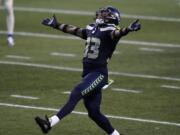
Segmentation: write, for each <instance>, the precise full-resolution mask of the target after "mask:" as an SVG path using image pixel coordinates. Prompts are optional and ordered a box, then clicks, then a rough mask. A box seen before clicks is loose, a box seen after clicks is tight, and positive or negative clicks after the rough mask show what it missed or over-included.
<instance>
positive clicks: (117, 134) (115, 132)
mask: <svg viewBox="0 0 180 135" xmlns="http://www.w3.org/2000/svg"><path fill="white" fill-rule="evenodd" d="M110 135H120V134H119V132H118V131H117V130H114V132H113V133H112V134H110Z"/></svg>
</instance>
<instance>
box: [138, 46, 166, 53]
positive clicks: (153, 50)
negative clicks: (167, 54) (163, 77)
mask: <svg viewBox="0 0 180 135" xmlns="http://www.w3.org/2000/svg"><path fill="white" fill-rule="evenodd" d="M139 50H140V51H146V52H163V51H164V50H163V49H157V48H143V47H142V48H139Z"/></svg>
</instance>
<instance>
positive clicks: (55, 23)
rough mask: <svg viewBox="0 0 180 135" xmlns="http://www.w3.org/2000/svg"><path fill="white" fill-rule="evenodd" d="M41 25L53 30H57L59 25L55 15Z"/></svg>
mask: <svg viewBox="0 0 180 135" xmlns="http://www.w3.org/2000/svg"><path fill="white" fill-rule="evenodd" d="M41 23H42V24H43V25H45V26H50V27H53V28H57V27H58V24H59V23H58V21H57V19H56V16H55V14H54V15H53V17H52V18H46V19H44V20H43V21H42V22H41Z"/></svg>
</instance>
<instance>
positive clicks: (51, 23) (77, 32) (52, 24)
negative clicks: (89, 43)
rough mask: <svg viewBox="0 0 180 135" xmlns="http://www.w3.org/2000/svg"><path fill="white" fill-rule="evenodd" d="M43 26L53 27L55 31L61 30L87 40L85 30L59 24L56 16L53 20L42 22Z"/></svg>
mask: <svg viewBox="0 0 180 135" xmlns="http://www.w3.org/2000/svg"><path fill="white" fill-rule="evenodd" d="M42 24H43V25H45V26H49V27H52V28H54V29H57V30H60V31H62V32H64V33H69V34H72V35H75V36H78V37H80V38H83V39H86V33H85V30H84V29H83V28H79V27H77V26H73V25H69V24H63V23H59V22H58V21H57V19H56V16H55V15H53V17H52V18H46V19H44V20H43V21H42Z"/></svg>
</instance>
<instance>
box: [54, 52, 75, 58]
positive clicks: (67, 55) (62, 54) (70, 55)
mask: <svg viewBox="0 0 180 135" xmlns="http://www.w3.org/2000/svg"><path fill="white" fill-rule="evenodd" d="M50 55H52V56H62V57H76V54H72V53H60V52H52V53H50Z"/></svg>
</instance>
